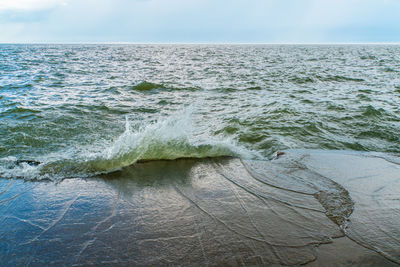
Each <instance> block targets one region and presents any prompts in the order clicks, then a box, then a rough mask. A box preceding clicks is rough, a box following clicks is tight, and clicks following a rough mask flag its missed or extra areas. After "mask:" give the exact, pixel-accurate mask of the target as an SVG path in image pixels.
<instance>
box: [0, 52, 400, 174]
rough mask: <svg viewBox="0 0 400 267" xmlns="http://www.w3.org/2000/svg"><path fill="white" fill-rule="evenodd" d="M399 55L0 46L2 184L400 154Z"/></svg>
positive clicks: (396, 53)
mask: <svg viewBox="0 0 400 267" xmlns="http://www.w3.org/2000/svg"><path fill="white" fill-rule="evenodd" d="M399 103H400V46H396V45H0V175H1V176H2V177H6V178H12V177H21V178H25V179H27V180H30V179H35V180H41V179H50V180H59V179H63V178H67V177H88V176H93V175H97V174H103V173H110V172H113V171H116V170H120V169H121V168H123V167H126V166H129V165H131V164H133V163H135V162H137V161H143V160H153V159H176V158H205V157H216V156H235V157H240V158H242V159H261V160H263V159H269V158H271V155H273V153H274V152H276V151H278V150H286V149H324V150H356V151H374V152H386V153H394V154H397V153H400V134H399V133H400V106H399Z"/></svg>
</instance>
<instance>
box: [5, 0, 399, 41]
mask: <svg viewBox="0 0 400 267" xmlns="http://www.w3.org/2000/svg"><path fill="white" fill-rule="evenodd" d="M0 42H3V43H15V42H24V43H25V42H40V43H47V42H51V43H53V42H56V43H60V42H61V43H75V42H135V43H232V42H233V43H337V42H339V43H343V42H344V43H354V42H355V43H357V42H400V0H0Z"/></svg>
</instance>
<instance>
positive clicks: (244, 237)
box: [0, 150, 400, 266]
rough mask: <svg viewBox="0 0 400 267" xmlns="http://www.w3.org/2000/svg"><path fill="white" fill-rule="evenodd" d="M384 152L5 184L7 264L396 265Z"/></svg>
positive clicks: (300, 154) (393, 187)
mask: <svg viewBox="0 0 400 267" xmlns="http://www.w3.org/2000/svg"><path fill="white" fill-rule="evenodd" d="M376 156H377V155H371V154H357V153H349V152H343V151H342V152H327V151H308V150H306V151H290V152H286V154H284V155H283V156H281V157H280V158H279V159H275V160H272V161H252V160H242V159H237V158H209V159H181V160H174V161H150V162H145V163H138V164H134V165H132V166H129V167H127V168H124V169H123V170H121V171H118V172H114V173H112V174H107V175H102V176H101V177H98V178H90V179H81V178H74V179H64V180H63V181H61V182H59V183H54V182H44V181H39V182H24V181H23V180H21V179H0V238H1V240H2V241H3V243H1V245H0V252H1V253H0V262H2V263H3V264H6V265H26V266H41V265H49V264H50V265H73V266H80V265H82V266H87V265H106V264H118V265H124V266H125V265H126V266H130V265H146V266H148V265H160V264H162V265H164V264H165V265H174V266H198V265H218V266H220V265H229V266H231V265H234V266H265V265H276V266H288V265H289V266H292V265H293V266H298V265H300V264H311V263H314V264H315V266H336V265H342V266H354V265H360V266H397V265H396V264H399V263H400V248H399V246H398V244H399V240H400V236H399V231H398V229H400V217H399V216H400V213H399V210H400V202H399V201H398V194H397V195H396V192H399V189H400V177H399V175H398V174H399V170H400V166H399V165H398V164H395V163H392V162H389V161H387V160H386V159H384V158H382V157H380V158H377V157H376ZM380 156H382V155H380ZM354 166H357V168H354ZM360 181H362V183H360ZM339 183H340V184H339ZM341 184H342V185H341ZM350 197H352V199H350ZM379 254H380V255H379Z"/></svg>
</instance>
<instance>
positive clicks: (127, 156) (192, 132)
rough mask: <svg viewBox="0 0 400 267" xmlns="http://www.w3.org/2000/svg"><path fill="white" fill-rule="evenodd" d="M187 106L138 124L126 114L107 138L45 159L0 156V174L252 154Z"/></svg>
mask: <svg viewBox="0 0 400 267" xmlns="http://www.w3.org/2000/svg"><path fill="white" fill-rule="evenodd" d="M191 114H192V111H191V110H190V109H187V110H185V111H184V112H183V113H181V114H176V115H173V116H171V117H168V118H167V119H164V120H158V121H156V122H154V123H151V124H148V125H145V126H142V127H138V128H137V129H136V130H132V126H131V125H130V122H129V120H128V118H127V117H126V122H125V131H124V132H123V133H122V134H121V135H120V136H119V137H118V138H117V139H116V140H114V141H113V142H111V143H110V142H109V143H107V142H104V143H105V144H102V145H99V144H97V145H95V146H94V145H91V146H88V147H81V148H77V149H72V151H62V152H59V153H53V154H51V155H48V156H47V157H46V158H39V159H37V160H36V159H35V160H21V159H17V158H16V157H13V156H9V157H7V158H3V159H0V175H1V176H2V177H6V178H15V177H18V178H24V179H27V180H32V179H35V180H42V179H50V180H55V179H56V180H59V179H64V178H67V177H90V176H93V175H97V174H104V173H110V172H113V171H116V170H119V169H121V168H124V167H127V166H129V165H132V164H134V163H136V162H138V161H148V160H174V159H180V158H207V157H223V156H232V157H241V158H254V157H258V155H257V154H256V153H254V152H251V151H249V150H247V149H246V148H244V147H240V146H239V145H237V144H236V142H235V141H234V140H233V139H230V138H226V137H217V136H212V135H211V134H209V133H207V132H206V131H205V129H198V128H196V126H195V125H194V124H193V122H192V115H191Z"/></svg>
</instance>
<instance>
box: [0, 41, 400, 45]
mask: <svg viewBox="0 0 400 267" xmlns="http://www.w3.org/2000/svg"><path fill="white" fill-rule="evenodd" d="M7 44H8V45H78V44H81V45H97V44H104V45H400V42H107V41H104V42H103V41H102V42H85V41H84V42H0V45H7Z"/></svg>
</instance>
